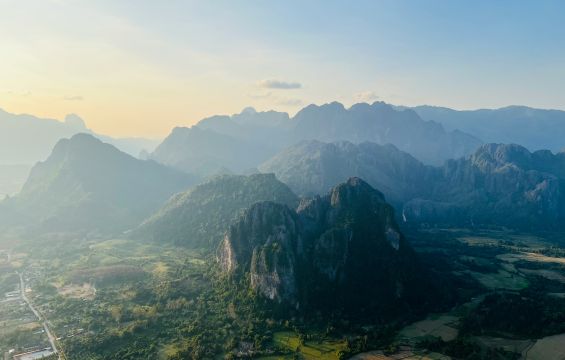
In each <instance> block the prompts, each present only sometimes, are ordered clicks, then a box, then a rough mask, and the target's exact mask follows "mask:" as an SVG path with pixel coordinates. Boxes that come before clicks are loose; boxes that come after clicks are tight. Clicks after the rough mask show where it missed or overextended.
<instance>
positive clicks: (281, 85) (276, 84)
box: [257, 79, 302, 90]
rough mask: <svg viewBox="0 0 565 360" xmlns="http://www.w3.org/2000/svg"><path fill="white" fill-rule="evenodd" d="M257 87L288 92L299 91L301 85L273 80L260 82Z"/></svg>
mask: <svg viewBox="0 0 565 360" xmlns="http://www.w3.org/2000/svg"><path fill="white" fill-rule="evenodd" d="M257 86H259V87H260V88H264V89H279V90H290V89H301V88H302V84H301V83H299V82H289V81H281V80H274V79H266V80H261V81H259V82H258V83H257Z"/></svg>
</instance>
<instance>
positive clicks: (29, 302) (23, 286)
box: [18, 273, 61, 360]
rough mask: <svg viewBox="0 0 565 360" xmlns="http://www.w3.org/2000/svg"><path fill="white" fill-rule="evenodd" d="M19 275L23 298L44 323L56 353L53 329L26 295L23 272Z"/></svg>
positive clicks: (42, 323)
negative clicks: (51, 329) (50, 328)
mask: <svg viewBox="0 0 565 360" xmlns="http://www.w3.org/2000/svg"><path fill="white" fill-rule="evenodd" d="M18 275H19V276H20V292H21V295H22V299H23V300H24V301H25V302H26V304H27V305H28V306H29V308H30V309H31V311H32V312H33V313H34V315H35V316H36V317H37V320H39V321H40V322H41V325H43V329H44V330H45V333H46V334H47V338H48V339H49V343H51V348H52V349H53V351H54V352H55V353H59V352H58V351H57V346H56V345H55V342H56V341H57V340H56V339H55V337H54V336H53V334H52V333H51V331H50V330H49V326H48V325H47V320H45V319H44V318H43V316H41V314H40V313H39V311H37V310H36V309H35V307H33V305H32V303H31V301H29V299H28V298H27V296H26V292H25V282H24V277H23V275H22V273H18ZM59 360H61V355H60V353H59Z"/></svg>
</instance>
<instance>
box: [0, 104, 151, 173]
mask: <svg viewBox="0 0 565 360" xmlns="http://www.w3.org/2000/svg"><path fill="white" fill-rule="evenodd" d="M78 133H90V134H92V135H94V136H96V137H98V138H100V139H101V140H102V141H105V142H108V143H111V144H112V145H114V146H116V147H117V148H119V149H120V150H121V151H124V152H127V153H129V154H130V155H132V156H138V154H139V153H140V151H141V150H143V149H146V150H148V151H152V150H153V148H154V147H155V146H157V141H155V140H149V139H143V138H123V139H119V138H112V137H109V136H105V135H100V134H95V133H94V132H92V131H91V130H89V129H88V128H87V127H86V124H85V122H84V121H83V120H82V119H81V118H80V117H79V116H77V115H75V114H69V115H67V116H66V117H65V120H64V121H58V120H54V119H44V118H39V117H36V116H33V115H27V114H20V115H16V114H11V113H8V112H6V111H4V110H2V109H0V165H33V164H35V163H36V162H38V161H43V160H45V159H46V158H47V156H48V155H49V154H50V153H51V150H53V147H54V146H55V144H56V143H57V141H59V140H61V139H64V138H69V137H71V136H73V135H75V134H78Z"/></svg>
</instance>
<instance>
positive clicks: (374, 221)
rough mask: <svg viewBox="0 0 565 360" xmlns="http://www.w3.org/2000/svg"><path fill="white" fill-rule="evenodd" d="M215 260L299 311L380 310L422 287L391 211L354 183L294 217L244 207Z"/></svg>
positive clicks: (282, 210)
mask: <svg viewBox="0 0 565 360" xmlns="http://www.w3.org/2000/svg"><path fill="white" fill-rule="evenodd" d="M218 259H219V262H220V264H221V266H222V268H223V270H224V271H225V272H226V273H228V274H231V275H232V276H249V278H250V280H251V281H250V284H251V287H252V289H253V290H254V291H256V292H257V293H258V294H260V295H262V296H263V297H265V298H268V299H271V300H274V301H276V302H278V303H284V304H291V305H294V306H295V307H302V308H310V307H314V308H316V309H334V308H335V307H342V308H346V309H349V310H352V311H361V312H362V311H369V310H370V311H375V310H376V309H377V310H378V311H382V310H384V309H388V305H392V303H393V302H397V301H398V302H400V303H408V302H411V301H412V300H413V299H415V298H416V297H415V296H416V293H417V292H419V289H421V285H423V284H426V283H427V280H426V278H425V275H424V274H425V271H422V269H420V268H419V265H418V261H417V259H416V256H415V254H414V253H413V251H412V250H411V248H410V247H409V245H408V244H407V243H406V241H405V240H404V237H403V236H402V234H401V232H400V231H399V229H398V226H397V224H396V222H395V220H394V213H393V209H392V207H391V206H390V205H389V204H387V203H386V202H385V201H384V197H383V195H382V194H381V193H380V192H378V191H377V190H375V189H373V188H371V187H370V186H369V185H368V184H367V183H365V182H364V181H363V180H361V179H359V178H351V179H349V180H348V181H347V182H346V183H343V184H340V185H338V186H336V187H335V188H333V189H332V190H331V191H330V193H329V194H327V195H325V196H323V197H319V196H318V197H315V198H312V199H309V200H303V201H302V202H301V204H300V205H299V206H298V208H297V210H296V211H293V210H290V209H289V208H287V207H286V206H283V205H279V204H274V203H259V204H256V205H254V206H252V207H251V208H250V209H249V210H247V211H246V212H245V214H244V215H243V216H242V217H241V218H240V219H239V221H237V222H236V223H235V224H233V225H232V226H231V228H230V230H229V231H228V232H227V233H226V236H225V238H224V240H223V242H222V244H221V245H220V248H219V251H218ZM425 302H426V301H425V300H423V302H422V303H425Z"/></svg>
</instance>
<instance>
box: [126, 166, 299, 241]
mask: <svg viewBox="0 0 565 360" xmlns="http://www.w3.org/2000/svg"><path fill="white" fill-rule="evenodd" d="M267 200H269V201H276V202H279V203H282V204H286V205H288V206H291V207H294V206H296V205H297V204H298V198H297V197H296V195H294V194H293V193H292V191H291V190H290V189H289V188H288V187H287V186H286V185H284V184H283V183H281V182H280V181H278V180H277V179H276V178H275V176H274V175H273V174H255V175H251V176H242V175H222V176H218V177H216V178H214V179H212V180H210V181H208V182H206V183H204V184H201V185H198V186H196V187H195V188H194V189H191V190H189V191H187V192H184V193H179V194H177V195H175V196H174V197H172V198H171V199H170V200H169V201H168V202H167V203H166V204H165V205H164V206H163V207H162V208H161V209H160V210H159V211H158V212H157V213H156V214H154V215H153V216H152V217H150V218H149V219H147V220H146V221H144V222H143V224H142V225H141V226H140V227H139V228H138V229H136V230H135V231H134V232H133V234H132V236H133V237H140V238H146V239H151V240H154V241H159V242H173V243H176V244H182V245H188V246H192V247H204V248H215V247H216V246H217V244H218V243H219V242H220V240H221V237H222V235H223V233H224V232H225V231H226V230H227V229H228V227H229V224H230V223H231V221H232V220H234V219H235V218H237V217H238V216H239V214H240V213H241V212H242V211H243V210H244V209H246V208H248V207H249V206H251V205H252V204H253V203H255V202H258V201H267Z"/></svg>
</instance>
